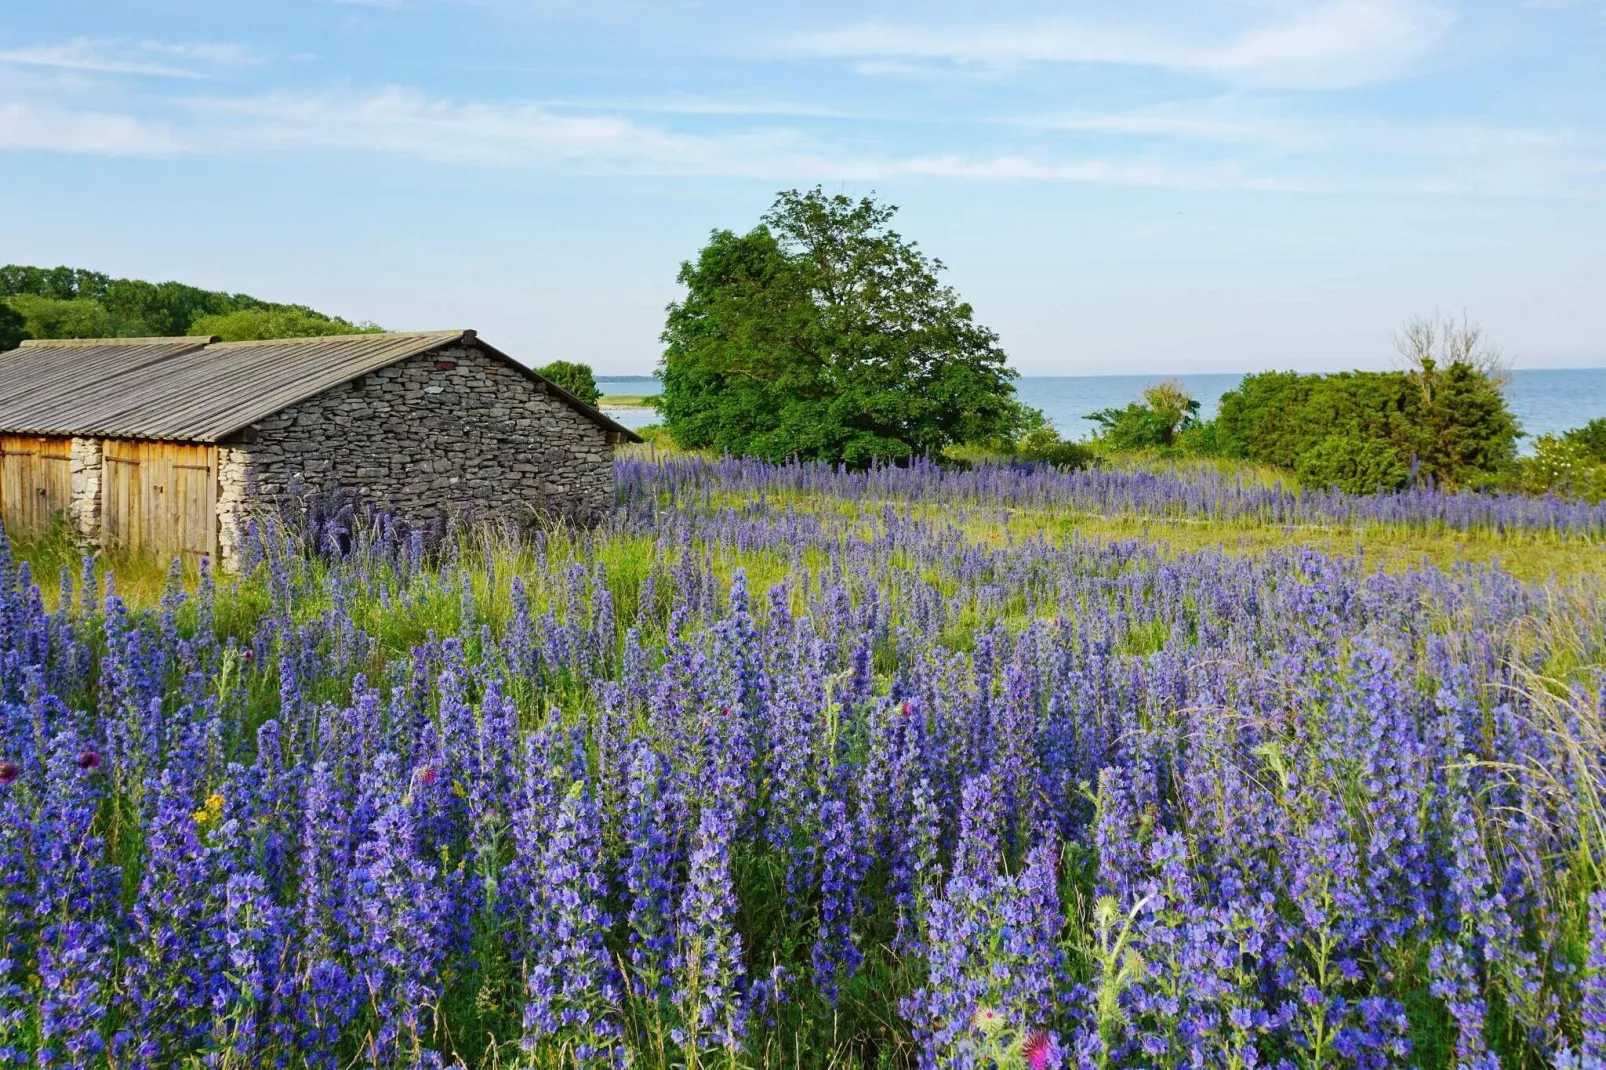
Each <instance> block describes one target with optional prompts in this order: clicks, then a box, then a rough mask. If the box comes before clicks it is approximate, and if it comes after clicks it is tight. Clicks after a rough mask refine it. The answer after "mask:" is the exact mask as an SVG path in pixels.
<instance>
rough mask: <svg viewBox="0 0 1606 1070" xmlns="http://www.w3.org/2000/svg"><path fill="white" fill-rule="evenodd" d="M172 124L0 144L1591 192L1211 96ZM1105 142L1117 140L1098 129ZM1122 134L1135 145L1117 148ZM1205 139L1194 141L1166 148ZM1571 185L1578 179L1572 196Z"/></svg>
mask: <svg viewBox="0 0 1606 1070" xmlns="http://www.w3.org/2000/svg"><path fill="white" fill-rule="evenodd" d="M169 106H170V107H172V108H176V109H177V110H176V111H174V112H173V113H172V114H171V116H170V119H169V121H167V122H158V121H154V120H151V119H147V118H139V117H136V116H134V115H132V114H117V113H112V112H108V111H104V110H84V111H72V110H68V109H65V108H61V107H55V106H52V107H33V106H30V105H26V104H20V103H15V104H8V105H5V106H4V108H3V109H0V148H15V149H36V150H46V151H57V152H74V153H100V154H104V155H147V156H172V155H200V154H212V155H223V154H227V155H237V156H249V155H260V154H263V153H275V152H302V151H316V152H320V153H339V154H369V155H383V156H391V157H398V158H409V159H418V160H426V161H432V162H438V163H450V164H463V165H470V166H481V167H506V168H527V169H541V170H552V171H562V172H566V173H571V174H632V175H662V176H678V177H717V178H746V179H761V180H765V181H783V182H799V181H801V182H813V181H837V180H846V181H867V182H874V181H883V180H893V179H901V178H917V177H925V178H940V179H953V180H962V181H973V182H1006V183H1007V182H1038V183H1061V184H1081V185H1101V186H1126V187H1147V188H1162V189H1188V190H1218V189H1233V190H1250V191H1265V192H1269V191H1276V192H1296V191H1306V192H1310V191H1326V192H1339V191H1345V190H1348V191H1351V192H1354V191H1366V192H1393V193H1410V192H1423V191H1444V192H1468V193H1497V194H1504V193H1522V194H1532V193H1545V192H1565V191H1566V190H1568V189H1574V190H1576V189H1579V188H1585V189H1588V188H1592V186H1593V185H1594V184H1596V183H1597V181H1598V180H1596V179H1595V177H1594V176H1593V174H1592V173H1591V171H1590V168H1591V167H1593V166H1595V164H1596V162H1597V161H1598V160H1599V158H1600V155H1599V154H1600V150H1601V144H1600V142H1599V141H1598V139H1594V140H1590V139H1585V138H1581V137H1577V136H1573V135H1568V134H1565V133H1560V132H1550V131H1543V130H1522V129H1503V128H1497V127H1483V126H1478V125H1475V124H1441V125H1433V124H1404V123H1382V122H1375V121H1370V120H1364V119H1352V120H1345V121H1337V120H1331V121H1326V122H1324V123H1322V124H1320V125H1319V127H1316V128H1313V127H1311V125H1310V124H1308V123H1307V124H1304V126H1303V127H1302V125H1301V124H1300V123H1299V122H1298V121H1297V120H1296V119H1295V118H1294V117H1292V116H1286V115H1284V116H1273V115H1268V114H1260V113H1254V112H1243V113H1241V114H1240V113H1238V112H1235V110H1234V109H1233V108H1230V107H1222V106H1220V105H1218V104H1215V103H1210V104H1206V105H1203V106H1199V107H1195V108H1191V109H1190V108H1189V107H1187V106H1183V105H1176V106H1173V107H1171V108H1169V109H1155V110H1150V111H1143V112H1131V113H1115V114H1108V115H1070V116H1049V117H1043V118H1037V119H1028V120H1011V121H1010V122H1011V123H1013V124H1015V125H1030V126H1034V127H1037V128H1039V129H1047V130H1068V131H1087V132H1090V133H1092V134H1095V135H1100V136H1102V137H1104V140H1102V141H1100V142H1098V143H1096V144H1095V145H1094V146H1093V147H1091V148H1089V147H1087V146H1075V147H1073V145H1072V144H1071V143H1067V144H1066V145H1064V146H1061V147H1060V150H1058V151H1056V149H1055V148H1054V147H1052V146H1045V145H1044V144H1043V143H1042V142H1041V140H1040V139H1039V142H1038V144H1037V146H1036V147H1035V148H1033V149H1032V150H1031V151H1022V150H1020V149H1018V148H1012V149H1004V150H1001V151H996V152H944V151H937V152H930V151H919V150H914V151H910V152H906V153H902V154H899V153H896V152H884V151H877V150H874V149H870V150H867V149H866V148H865V147H864V143H863V142H862V141H857V142H846V141H841V140H834V139H827V138H825V137H824V136H823V135H820V134H805V133H803V132H801V131H798V130H793V129H788V128H785V127H779V126H771V125H766V126H758V127H755V128H753V129H746V130H729V131H716V132H695V133H692V132H686V131H683V130H677V129H673V128H669V127H664V126H659V125H655V124H652V123H647V122H642V121H640V120H639V119H636V118H632V117H630V116H628V115H624V114H618V113H611V114H602V113H592V112H586V113H579V114H576V113H573V112H565V111H562V110H559V109H555V108H554V107H552V106H550V105H542V104H534V103H525V102H485V101H481V102H466V103H464V102H456V101H452V100H449V99H444V98H439V97H432V96H428V95H426V94H424V93H421V92H419V91H417V90H414V89H408V88H391V89H386V90H381V91H376V92H363V93H351V92H341V91H325V92H318V93H298V94H289V93H278V94H266V95H258V96H244V97H215V96H214V97H197V98H191V99H189V100H186V101H181V102H177V103H175V104H170V105H169ZM1111 134H1114V135H1118V138H1117V140H1116V141H1114V142H1111V141H1110V140H1108V135H1111ZM1119 135H1131V136H1133V137H1134V138H1135V139H1136V140H1137V143H1136V144H1130V145H1123V144H1122V143H1121V141H1120V139H1119ZM1177 139H1181V140H1183V141H1186V142H1207V143H1212V144H1214V145H1215V148H1213V149H1211V148H1209V147H1208V146H1204V147H1192V146H1185V145H1170V144H1168V142H1170V141H1174V140H1177ZM1580 183H1584V185H1583V186H1582V187H1580Z"/></svg>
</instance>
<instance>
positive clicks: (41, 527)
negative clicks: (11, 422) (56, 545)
mask: <svg viewBox="0 0 1606 1070" xmlns="http://www.w3.org/2000/svg"><path fill="white" fill-rule="evenodd" d="M71 504H72V439H70V438H40V437H37V436H33V435H0V520H3V521H4V522H5V526H6V531H7V533H8V534H11V535H22V536H27V535H43V534H45V533H47V532H49V531H50V529H51V527H52V525H54V524H55V523H56V522H57V520H58V519H60V518H63V517H65V516H66V515H67V511H68V508H69V507H70V506H71Z"/></svg>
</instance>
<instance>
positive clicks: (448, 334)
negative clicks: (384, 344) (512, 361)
mask: <svg viewBox="0 0 1606 1070" xmlns="http://www.w3.org/2000/svg"><path fill="white" fill-rule="evenodd" d="M473 334H474V332H473V331H471V330H459V331H364V332H362V333H360V334H314V335H309V336H307V337H305V338H252V339H248V340H246V341H243V342H224V341H221V340H219V339H217V338H214V339H212V341H211V344H210V345H209V347H208V348H211V349H222V348H225V347H227V348H230V349H244V348H245V347H247V346H284V345H299V344H302V343H305V342H350V341H352V340H353V339H358V338H361V339H369V338H392V339H405V338H440V339H449V338H470V339H472V337H473Z"/></svg>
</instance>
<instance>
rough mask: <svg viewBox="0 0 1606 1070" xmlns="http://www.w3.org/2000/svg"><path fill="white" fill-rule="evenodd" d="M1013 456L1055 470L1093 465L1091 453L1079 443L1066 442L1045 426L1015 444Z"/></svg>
mask: <svg viewBox="0 0 1606 1070" xmlns="http://www.w3.org/2000/svg"><path fill="white" fill-rule="evenodd" d="M1015 456H1016V458H1017V459H1019V460H1022V461H1031V462H1033V463H1036V464H1051V465H1053V466H1054V467H1056V468H1086V467H1087V466H1088V465H1090V464H1092V463H1093V451H1092V450H1090V449H1089V448H1088V447H1086V446H1084V445H1082V444H1081V443H1080V442H1067V441H1065V439H1063V438H1061V437H1060V434H1059V432H1058V431H1056V430H1054V429H1053V428H1052V427H1050V426H1048V425H1047V424H1043V425H1041V426H1038V427H1034V428H1032V429H1031V430H1030V431H1028V432H1026V433H1025V434H1024V435H1022V436H1021V437H1020V440H1019V441H1018V442H1017V443H1016V444H1015Z"/></svg>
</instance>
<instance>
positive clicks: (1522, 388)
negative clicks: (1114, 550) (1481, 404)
mask: <svg viewBox="0 0 1606 1070" xmlns="http://www.w3.org/2000/svg"><path fill="white" fill-rule="evenodd" d="M1162 378H1167V377H1166V376H1157V375H1055V376H1041V375H1028V376H1023V377H1022V378H1021V379H1019V380H1017V381H1016V384H1015V387H1016V390H1017V391H1018V392H1019V395H1020V399H1021V400H1022V401H1024V402H1025V403H1026V404H1028V405H1032V406H1034V407H1036V408H1039V409H1042V410H1043V414H1044V415H1046V416H1047V417H1048V420H1049V422H1050V423H1051V424H1053V425H1054V427H1055V428H1056V429H1058V431H1059V433H1060V434H1062V435H1064V436H1065V437H1066V438H1070V439H1080V438H1086V437H1088V436H1089V435H1091V434H1093V432H1094V431H1095V430H1097V425H1095V424H1094V423H1093V422H1092V421H1091V420H1089V419H1087V414H1088V413H1090V412H1096V411H1097V410H1099V409H1108V408H1117V407H1119V406H1122V405H1125V404H1126V403H1127V402H1129V401H1135V400H1137V397H1138V395H1139V394H1140V393H1141V392H1142V390H1143V388H1144V387H1145V386H1148V385H1149V384H1150V383H1153V382H1156V381H1157V380H1159V379H1162ZM1174 378H1177V379H1180V380H1182V382H1183V383H1185V384H1186V385H1187V386H1188V389H1190V390H1192V391H1193V396H1194V397H1195V398H1197V399H1198V400H1199V406H1200V415H1201V416H1203V417H1205V418H1209V417H1210V416H1212V415H1214V414H1215V411H1216V405H1217V403H1219V402H1220V401H1221V395H1222V394H1225V393H1226V392H1227V391H1229V390H1231V389H1232V388H1233V387H1235V386H1237V385H1238V381H1239V380H1240V379H1242V378H1243V376H1242V375H1240V374H1236V373H1234V374H1225V375H1179V376H1175V377H1174ZM597 386H598V387H600V388H601V389H602V392H603V393H604V394H656V393H657V392H658V390H659V389H660V386H659V383H658V381H657V380H656V379H651V380H640V379H636V380H618V379H598V380H597ZM1506 400H1507V402H1508V403H1509V404H1510V405H1511V411H1512V412H1513V413H1515V414H1516V417H1517V421H1518V423H1520V424H1521V425H1522V429H1523V430H1524V431H1526V432H1527V433H1528V436H1529V438H1528V439H1527V440H1525V441H1527V442H1531V441H1532V439H1533V437H1535V436H1537V435H1541V434H1544V433H1545V432H1546V431H1566V430H1567V429H1569V428H1573V427H1578V426H1579V425H1581V424H1585V423H1588V422H1589V421H1590V420H1593V419H1595V418H1596V417H1598V416H1606V368H1554V369H1540V370H1534V371H1519V372H1517V373H1516V376H1515V378H1514V379H1513V380H1512V382H1511V385H1510V386H1509V387H1507V388H1506ZM614 415H615V417H616V418H617V419H618V420H619V422H620V423H622V424H624V425H625V426H627V427H644V426H646V425H647V424H650V423H656V422H657V420H658V415H657V414H656V413H654V412H650V411H649V412H642V411H639V410H638V411H628V410H626V411H617V412H615V413H614Z"/></svg>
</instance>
